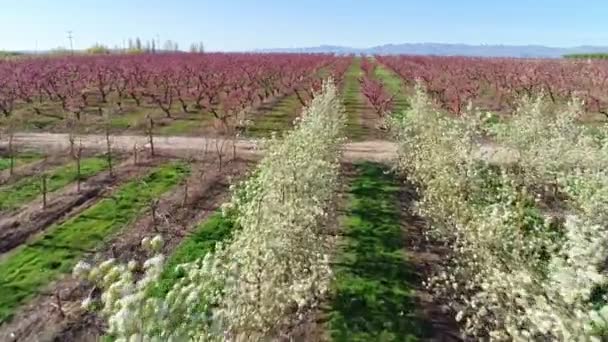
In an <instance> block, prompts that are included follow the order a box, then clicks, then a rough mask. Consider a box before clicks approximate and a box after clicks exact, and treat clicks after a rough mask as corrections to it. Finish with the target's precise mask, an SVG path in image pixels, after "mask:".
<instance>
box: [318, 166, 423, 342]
mask: <svg viewBox="0 0 608 342" xmlns="http://www.w3.org/2000/svg"><path fill="white" fill-rule="evenodd" d="M355 168H356V176H355V178H354V180H353V181H352V185H351V188H350V190H349V198H348V203H347V208H346V214H345V217H343V221H342V226H343V229H344V241H343V243H342V244H341V246H340V249H339V252H338V256H337V260H336V264H337V266H336V267H335V268H334V271H335V272H336V278H335V280H334V283H333V287H332V290H333V300H332V302H331V309H330V311H329V323H328V327H329V330H330V335H331V337H332V340H334V341H416V340H418V339H419V338H420V337H421V336H422V335H423V329H424V324H421V322H420V321H419V319H417V317H416V314H415V310H414V309H415V307H414V301H413V298H412V289H413V287H412V283H413V281H415V280H414V278H415V274H414V272H413V270H412V267H411V265H409V264H408V260H407V258H406V255H405V250H404V246H403V239H402V235H401V234H402V231H401V225H400V223H399V221H400V203H399V191H400V187H399V182H398V181H397V180H396V179H395V178H394V177H393V176H392V175H391V174H388V168H386V167H384V166H382V165H379V164H375V163H363V164H357V165H356V166H355Z"/></svg>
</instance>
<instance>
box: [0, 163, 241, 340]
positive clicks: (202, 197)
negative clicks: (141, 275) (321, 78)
mask: <svg viewBox="0 0 608 342" xmlns="http://www.w3.org/2000/svg"><path fill="white" fill-rule="evenodd" d="M250 164H251V163H250V162H248V161H244V160H234V161H229V162H227V163H226V165H224V166H223V168H222V170H221V171H220V170H219V167H218V164H217V162H216V161H209V162H206V163H194V164H192V173H191V175H190V176H189V177H188V178H187V181H186V182H185V183H184V184H183V185H181V186H177V187H176V188H175V189H174V190H172V191H170V192H169V193H167V194H165V195H164V196H162V197H161V198H160V199H159V202H158V205H157V208H156V216H155V217H154V218H153V217H152V216H151V214H150V211H148V212H147V213H145V214H143V215H141V216H140V217H139V218H138V219H137V220H136V221H135V222H133V223H132V224H130V225H129V227H128V228H126V229H124V230H123V231H122V232H121V233H118V234H117V235H116V236H114V237H112V238H111V239H110V241H109V242H108V243H107V244H105V245H104V246H101V247H100V248H99V250H97V251H96V252H95V253H93V254H90V255H88V256H86V257H85V259H86V260H90V261H91V262H93V263H95V262H99V261H102V260H105V259H108V258H111V257H113V258H117V259H118V260H121V261H128V260H131V259H136V260H141V259H142V258H143V257H144V255H145V254H144V252H143V251H142V250H141V249H140V246H141V240H142V239H143V238H144V237H146V236H154V235H157V234H162V235H163V237H164V238H165V241H166V243H165V246H164V250H163V252H164V253H167V254H169V253H170V252H171V251H172V250H173V249H174V248H175V247H176V246H177V245H178V243H179V242H180V241H181V240H182V239H184V238H185V237H186V236H188V234H189V233H190V232H191V231H192V230H193V229H194V228H195V227H196V226H197V224H198V223H200V222H201V221H202V220H204V219H205V218H206V217H207V216H208V215H210V214H211V213H212V212H214V211H215V210H216V209H217V208H219V206H220V205H221V203H223V202H224V201H225V200H226V199H227V198H228V191H227V190H228V187H229V184H230V183H231V180H233V179H235V178H239V177H242V176H243V175H244V174H245V173H246V170H247V169H248V168H249V166H250ZM185 184H187V186H186V185H185ZM186 189H187V192H186ZM186 193H187V196H185V194H186ZM90 291H91V288H90V287H89V286H88V285H87V284H85V283H83V282H81V281H79V280H76V279H74V278H73V277H72V276H71V275H66V276H65V277H63V278H62V279H60V280H58V281H56V282H54V283H53V284H50V285H49V286H48V287H47V288H46V289H45V290H44V291H42V293H43V294H41V295H40V296H38V297H37V298H35V299H33V300H32V301H30V302H29V303H28V304H27V305H25V306H24V307H23V308H21V309H20V310H19V311H18V312H17V313H16V314H15V316H14V317H13V319H12V320H11V321H10V322H8V323H6V324H4V325H2V326H1V327H0V341H53V340H55V341H96V340H97V338H98V337H99V336H100V334H101V333H102V331H103V328H104V326H103V324H102V320H101V319H100V318H99V317H97V316H96V315H94V314H91V313H87V312H85V311H84V310H82V308H81V306H80V304H81V301H82V299H84V298H85V297H86V296H87V295H88V294H89V292H90ZM58 307H60V308H61V309H59V308H58Z"/></svg>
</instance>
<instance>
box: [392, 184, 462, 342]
mask: <svg viewBox="0 0 608 342" xmlns="http://www.w3.org/2000/svg"><path fill="white" fill-rule="evenodd" d="M416 199H417V194H416V190H415V188H414V186H413V185H412V184H411V183H409V182H405V186H404V189H403V191H402V192H401V194H400V199H399V201H400V202H401V207H402V208H403V210H402V212H401V220H400V222H401V223H402V226H403V227H402V230H403V241H404V242H405V246H406V247H407V250H406V255H407V256H408V259H409V261H410V266H413V267H414V272H415V274H414V277H415V278H416V279H417V280H418V281H417V282H416V283H415V285H416V286H415V288H414V298H415V307H416V308H417V309H418V312H417V314H418V316H419V317H421V318H422V320H423V321H424V322H425V324H427V325H428V328H429V329H427V330H428V331H429V332H430V336H428V337H427V338H426V339H425V341H427V340H428V341H437V342H444V341H462V340H463V339H462V338H461V335H460V332H459V327H458V324H457V323H456V321H455V319H454V317H455V313H454V312H452V311H451V310H450V309H449V307H448V306H447V304H445V303H441V302H440V301H439V300H438V299H436V298H435V297H434V296H433V295H432V294H431V292H429V290H428V289H427V288H426V287H425V286H424V285H423V283H422V282H423V281H424V280H426V279H427V278H428V277H430V276H432V275H433V274H436V271H437V267H438V265H440V264H441V260H444V259H445V258H446V257H447V255H448V251H447V249H446V248H445V247H443V246H441V245H440V244H437V243H434V242H432V241H429V240H428V239H427V238H426V237H425V235H424V230H425V229H426V222H425V221H424V219H422V218H421V217H420V216H418V215H417V214H415V212H414V207H413V205H414V203H415V201H416Z"/></svg>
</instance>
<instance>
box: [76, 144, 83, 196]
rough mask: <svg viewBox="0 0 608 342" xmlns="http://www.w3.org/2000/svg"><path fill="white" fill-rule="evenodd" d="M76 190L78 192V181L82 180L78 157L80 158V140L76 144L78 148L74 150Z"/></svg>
mask: <svg viewBox="0 0 608 342" xmlns="http://www.w3.org/2000/svg"><path fill="white" fill-rule="evenodd" d="M75 158H76V192H80V183H81V181H82V168H81V164H80V159H81V158H82V141H81V142H80V144H79V145H78V150H77V151H76V155H75Z"/></svg>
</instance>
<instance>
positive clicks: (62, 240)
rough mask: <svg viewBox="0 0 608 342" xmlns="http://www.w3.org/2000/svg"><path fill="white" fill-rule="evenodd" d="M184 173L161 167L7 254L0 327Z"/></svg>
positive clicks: (182, 167) (1, 271)
mask: <svg viewBox="0 0 608 342" xmlns="http://www.w3.org/2000/svg"><path fill="white" fill-rule="evenodd" d="M188 173H189V168H188V166H187V165H186V164H183V163H171V164H166V165H163V166H160V167H158V168H156V169H155V170H153V171H152V172H151V173H149V174H148V175H146V176H145V177H144V178H143V179H139V180H133V181H130V182H128V183H126V184H124V185H122V186H121V187H120V188H118V189H117V190H116V191H115V192H114V194H113V196H112V197H111V198H105V199H102V200H100V201H99V202H97V203H96V204H95V205H93V206H92V207H90V208H88V209H87V210H85V211H83V212H82V213H81V214H79V215H77V216H74V217H72V218H70V219H69V220H67V221H65V222H63V223H60V224H58V225H54V226H53V227H50V228H49V229H48V230H47V232H46V233H45V234H44V235H42V236H40V237H39V238H37V239H35V240H34V241H32V242H29V243H27V244H25V245H23V246H21V247H19V248H17V249H15V250H13V251H12V252H10V253H9V254H8V255H6V257H5V258H4V259H3V260H2V261H1V262H0V275H2V277H1V278H0V322H3V321H6V320H7V319H9V318H10V317H11V315H12V314H13V313H14V311H15V309H16V308H18V307H19V305H21V304H23V303H25V302H26V301H27V300H28V299H30V298H31V297H33V296H34V295H35V294H36V293H38V291H39V290H41V289H42V288H43V287H44V286H45V285H46V284H48V283H49V282H50V281H52V280H54V279H56V278H58V277H59V276H60V275H61V274H64V273H69V272H71V270H72V268H73V267H74V265H75V264H76V262H77V261H78V260H80V259H81V258H82V256H83V255H84V254H85V253H87V252H91V251H92V250H93V249H94V248H96V247H98V246H100V245H101V244H103V243H104V241H106V240H107V239H108V237H110V236H111V235H112V234H114V233H116V232H118V231H119V230H121V229H123V228H124V227H126V226H127V225H128V224H129V223H131V222H132V221H133V220H134V219H135V218H137V216H138V215H139V214H140V213H141V212H142V210H143V209H144V208H145V207H146V206H147V204H148V203H150V201H151V200H153V199H155V198H158V196H160V195H161V194H163V193H164V192H166V191H168V190H169V189H171V188H172V187H173V186H175V185H176V184H178V183H179V182H180V181H181V180H182V179H183V178H184V177H186V176H187V174H188Z"/></svg>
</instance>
